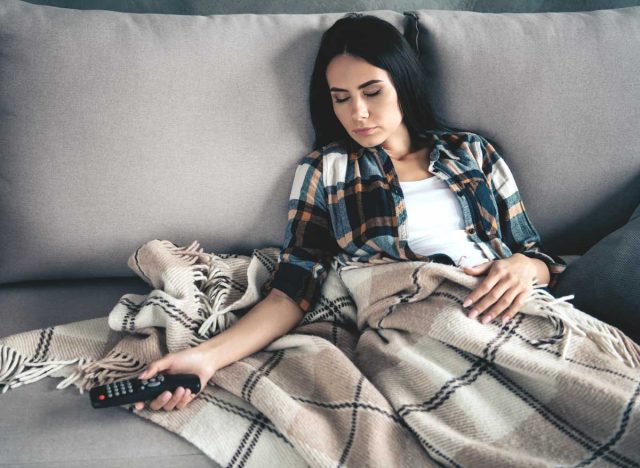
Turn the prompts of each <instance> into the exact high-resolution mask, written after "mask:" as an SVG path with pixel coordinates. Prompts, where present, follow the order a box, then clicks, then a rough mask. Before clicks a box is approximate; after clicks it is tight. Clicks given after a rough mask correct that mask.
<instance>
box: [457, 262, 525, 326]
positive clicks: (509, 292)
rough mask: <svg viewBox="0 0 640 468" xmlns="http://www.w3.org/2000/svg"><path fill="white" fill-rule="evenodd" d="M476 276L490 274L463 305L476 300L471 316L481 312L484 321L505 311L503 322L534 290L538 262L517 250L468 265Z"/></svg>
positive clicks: (517, 309)
mask: <svg viewBox="0 0 640 468" xmlns="http://www.w3.org/2000/svg"><path fill="white" fill-rule="evenodd" d="M463 270H464V272H465V273H467V274H469V275H472V276H480V275H484V274H487V272H488V274H487V277H486V278H485V279H484V281H482V282H481V283H480V285H478V287H477V288H476V289H474V290H473V291H472V292H471V293H470V294H469V295H468V296H467V297H466V298H465V300H464V303H463V306H464V307H467V306H468V305H470V304H473V307H472V308H471V310H470V311H469V314H468V317H469V318H476V317H478V316H480V315H482V316H481V317H480V321H481V322H482V323H489V322H490V321H491V320H493V319H494V318H496V317H498V316H499V315H500V314H502V323H506V322H507V321H508V320H510V319H511V318H512V317H513V316H514V315H515V314H516V313H517V312H518V311H519V310H520V308H521V307H522V305H523V304H524V302H525V300H526V299H527V298H528V297H529V295H530V294H531V293H532V292H533V285H534V284H535V283H534V282H535V279H536V272H537V270H536V266H535V264H533V262H532V261H531V259H530V258H529V257H527V256H526V255H522V254H520V253H516V254H514V255H512V256H510V257H508V258H503V259H500V260H493V261H489V262H485V263H482V264H480V265H477V266H475V267H464V268H463Z"/></svg>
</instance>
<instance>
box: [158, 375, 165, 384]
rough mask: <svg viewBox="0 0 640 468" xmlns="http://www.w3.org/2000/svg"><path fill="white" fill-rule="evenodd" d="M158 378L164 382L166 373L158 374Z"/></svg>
mask: <svg viewBox="0 0 640 468" xmlns="http://www.w3.org/2000/svg"><path fill="white" fill-rule="evenodd" d="M158 380H159V381H160V382H164V375H162V374H160V375H159V376H158Z"/></svg>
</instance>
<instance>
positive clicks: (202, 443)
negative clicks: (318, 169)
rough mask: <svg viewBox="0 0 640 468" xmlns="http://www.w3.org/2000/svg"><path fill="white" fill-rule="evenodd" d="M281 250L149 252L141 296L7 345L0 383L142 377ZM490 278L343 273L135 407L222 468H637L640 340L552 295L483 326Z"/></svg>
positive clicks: (397, 266)
mask: <svg viewBox="0 0 640 468" xmlns="http://www.w3.org/2000/svg"><path fill="white" fill-rule="evenodd" d="M278 253H279V249H277V248H275V247H267V248H263V249H256V250H254V251H253V253H252V255H251V256H250V257H249V256H242V255H235V254H216V253H205V252H203V251H202V248H200V247H199V244H198V242H196V241H194V242H193V243H192V244H191V245H189V246H184V247H179V246H177V245H175V244H173V243H171V242H170V241H166V240H157V239H156V240H152V241H150V242H147V243H146V244H144V245H143V246H141V247H140V248H139V249H137V250H136V251H135V252H134V253H133V254H132V255H131V257H130V258H129V262H128V264H129V266H130V267H131V268H132V269H133V270H134V271H135V272H136V273H137V274H138V275H139V276H141V277H142V278H143V279H144V280H145V281H147V282H148V283H149V285H150V286H151V287H152V290H151V291H150V293H149V294H148V295H137V294H125V295H123V296H122V298H121V299H120V300H119V301H118V303H117V304H116V305H115V306H114V308H113V310H112V311H111V313H110V314H109V316H108V317H103V318H98V319H93V320H85V321H80V322H74V323H69V324H65V325H59V326H55V327H49V328H45V329H41V330H33V331H29V332H24V333H20V334H16V335H13V336H10V337H6V338H2V339H0V388H1V389H2V392H3V393H4V392H6V391H8V390H9V389H15V388H17V387H20V386H21V385H25V384H28V383H31V382H34V381H36V380H39V379H41V378H44V377H46V376H51V377H57V378H63V380H61V382H60V383H59V385H58V388H65V387H67V386H69V385H72V384H73V385H75V386H76V387H77V388H78V389H79V391H80V393H83V392H84V391H85V390H87V389H89V388H91V387H93V386H95V385H100V384H104V383H107V382H112V381H115V380H121V379H126V378H131V377H135V376H137V375H138V374H139V373H140V372H141V371H142V370H143V369H144V368H145V367H146V365H147V364H148V363H150V362H151V361H153V360H155V359H158V358H159V357H161V356H162V355H163V354H165V353H166V352H175V351H179V350H181V349H185V348H186V347H189V346H195V345H197V344H198V343H201V342H203V341H206V340H208V339H210V338H211V337H213V336H214V335H216V334H218V333H220V332H221V331H223V330H225V329H226V328H228V327H229V326H231V325H232V324H233V323H234V322H235V321H237V320H238V319H239V318H240V317H241V316H242V315H243V314H244V313H246V312H247V311H248V310H249V309H250V308H251V307H252V306H253V305H255V304H256V303H257V302H258V301H259V300H260V299H261V297H262V294H261V286H262V285H263V284H264V282H265V281H266V280H267V279H268V278H269V276H270V273H271V272H272V271H273V269H274V267H275V265H276V262H277V258H278ZM481 279H482V278H478V277H472V276H470V275H467V274H465V273H464V272H463V271H462V270H461V269H459V268H458V267H454V266H449V265H443V264H437V263H425V262H387V263H380V264H355V263H354V264H350V265H347V266H340V267H338V266H337V264H335V263H334V264H333V265H332V268H331V269H330V271H329V275H328V277H327V279H326V281H325V283H324V285H323V288H322V292H321V296H320V298H319V299H318V300H317V301H316V303H315V304H314V307H313V309H312V310H310V311H309V312H308V313H307V314H306V315H305V317H304V319H303V320H302V321H301V322H300V324H298V325H297V326H296V327H295V328H294V329H293V330H292V331H291V332H290V333H288V334H286V335H285V336H283V337H281V338H279V339H277V340H275V341H274V342H273V343H271V344H270V345H269V346H267V347H266V348H265V349H263V350H262V351H260V352H257V353H255V354H253V355H251V356H248V357H246V358H244V359H242V360H240V361H238V362H236V363H233V364H231V365H229V366H227V367H225V368H222V369H220V370H218V371H217V372H216V374H215V375H214V376H213V378H212V379H211V381H210V382H209V384H208V385H207V386H206V387H205V388H204V389H203V391H202V392H201V393H200V395H199V396H198V397H197V398H196V399H195V400H193V401H192V402H191V403H190V404H189V405H187V406H186V407H185V408H184V409H182V410H177V411H176V410H174V411H170V412H165V411H152V410H149V409H144V410H139V411H138V410H136V411H135V412H134V414H136V415H137V416H139V417H142V418H144V419H147V420H149V421H151V422H153V423H155V424H158V425H160V426H162V427H164V428H166V429H167V430H169V431H172V432H174V433H176V434H178V435H180V436H181V437H183V438H185V439H186V440H188V441H189V442H191V443H193V444H194V445H195V446H196V447H198V448H199V449H200V450H202V451H203V453H205V454H206V455H207V456H208V457H210V458H211V459H212V460H214V461H215V462H217V463H218V464H220V465H222V466H236V465H237V466H247V467H258V466H282V467H287V466H293V467H297V466H314V467H330V466H331V467H333V466H354V467H357V466H367V467H369V466H385V467H387V466H496V467H498V466H549V465H571V466H588V465H593V466H634V467H638V466H640V404H639V399H640V359H639V356H640V347H639V346H638V344H636V343H634V342H633V341H631V340H630V339H629V338H628V337H626V336H625V335H624V334H623V333H622V332H621V331H620V330H618V329H616V328H614V327H611V326H608V325H606V324H604V323H602V322H600V321H598V320H596V319H594V318H592V317H590V316H588V315H587V314H585V313H583V312H582V311H580V310H578V309H575V308H574V307H573V306H572V305H571V304H570V303H568V302H567V301H566V300H565V299H566V298H554V297H553V296H552V295H550V294H548V293H547V292H546V291H544V290H543V289H542V288H541V287H536V288H535V289H534V292H533V294H532V295H531V297H530V298H529V300H528V302H527V303H526V304H525V305H524V306H523V307H522V309H521V311H520V312H519V313H518V314H517V315H516V316H515V317H514V318H513V319H512V320H511V321H509V322H507V323H506V324H504V325H503V324H501V323H500V322H499V321H497V320H495V321H493V322H491V323H489V324H486V325H484V324H481V323H480V322H479V321H477V320H472V319H469V318H468V317H467V316H466V315H465V313H464V312H463V309H462V299H463V298H464V297H465V296H466V295H467V294H468V293H469V291H470V290H472V289H474V288H475V287H476V286H477V285H478V284H479V282H480V281H481ZM0 398H1V397H0ZM123 408H125V409H128V408H126V407H124V406H123Z"/></svg>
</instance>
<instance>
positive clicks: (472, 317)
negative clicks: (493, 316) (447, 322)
mask: <svg viewBox="0 0 640 468" xmlns="http://www.w3.org/2000/svg"><path fill="white" fill-rule="evenodd" d="M477 316H478V311H477V310H476V309H471V312H469V315H468V317H469V318H471V319H474V318H476V317H477Z"/></svg>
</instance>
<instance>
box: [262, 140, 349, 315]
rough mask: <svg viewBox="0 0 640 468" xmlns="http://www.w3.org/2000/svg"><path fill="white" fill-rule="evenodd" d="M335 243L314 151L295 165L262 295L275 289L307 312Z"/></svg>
mask: <svg viewBox="0 0 640 468" xmlns="http://www.w3.org/2000/svg"><path fill="white" fill-rule="evenodd" d="M336 246H337V244H336V241H335V237H334V236H333V229H332V227H331V218H330V215H329V212H328V209H327V197H326V193H325V187H324V184H323V181H322V153H321V151H320V150H315V151H312V152H311V153H309V154H308V155H306V156H305V157H304V158H303V159H302V160H301V161H300V162H299V163H298V166H297V168H296V171H295V175H294V178H293V185H292V187H291V193H290V195H289V202H288V215H287V226H286V229H285V233H284V242H283V245H282V249H281V250H280V254H279V256H278V263H277V264H276V268H275V270H274V271H273V273H272V274H271V277H270V278H269V279H268V280H267V281H266V282H265V283H264V285H263V287H262V294H263V295H266V294H268V293H269V291H271V289H273V288H276V289H279V290H280V291H282V292H283V293H285V294H286V295H287V296H289V297H290V298H291V299H292V300H293V301H294V302H295V303H296V304H298V306H299V307H300V309H302V311H303V312H305V313H306V312H308V311H309V309H310V308H311V306H312V305H313V304H314V302H315V301H316V300H317V298H318V295H319V294H320V290H321V289H322V285H323V283H324V280H325V279H326V276H327V273H328V269H329V266H330V263H331V260H332V257H333V255H334V254H335V252H336V250H337V248H336Z"/></svg>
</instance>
